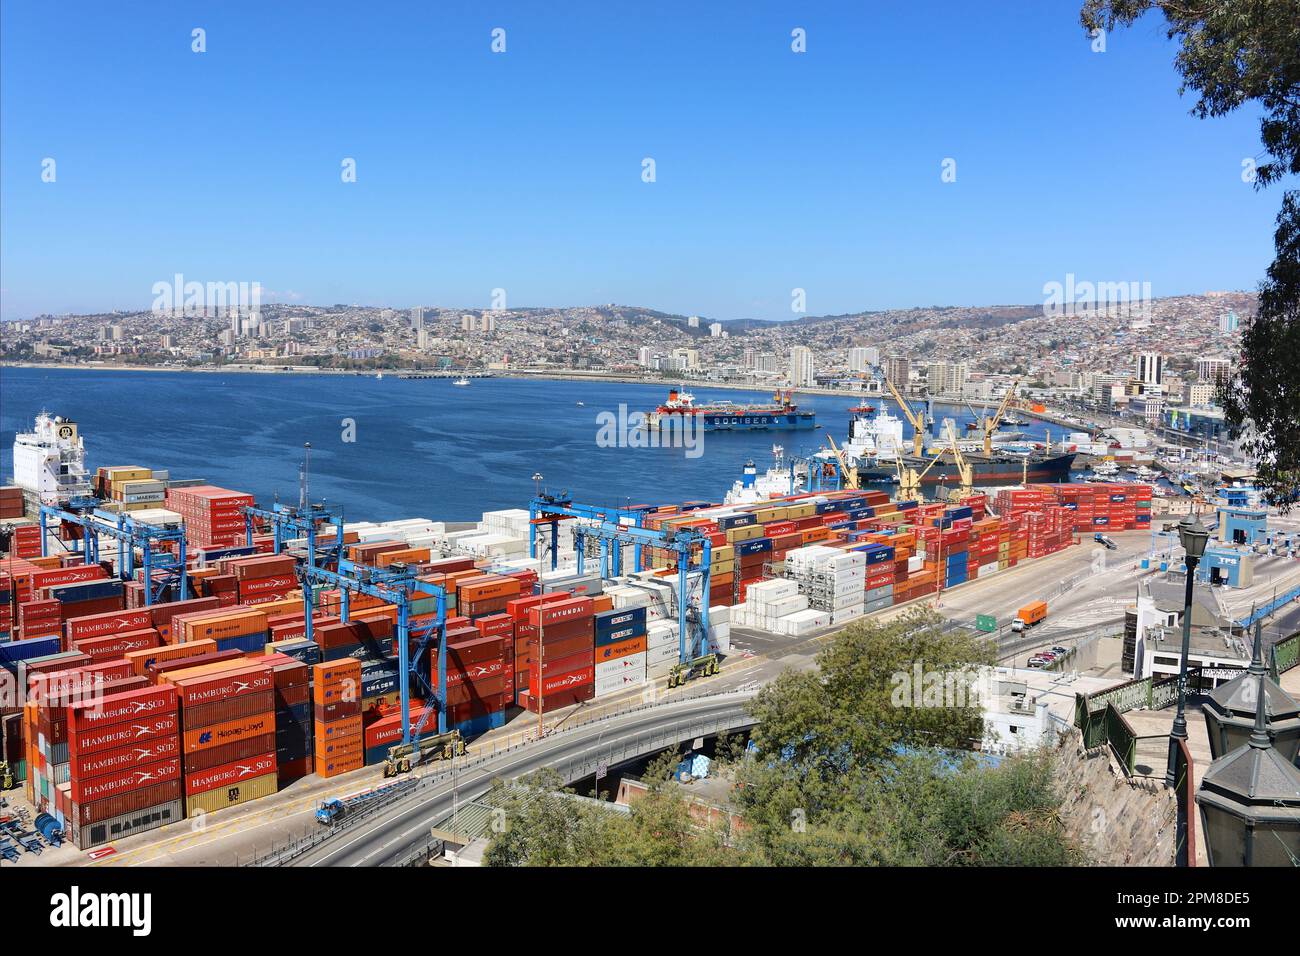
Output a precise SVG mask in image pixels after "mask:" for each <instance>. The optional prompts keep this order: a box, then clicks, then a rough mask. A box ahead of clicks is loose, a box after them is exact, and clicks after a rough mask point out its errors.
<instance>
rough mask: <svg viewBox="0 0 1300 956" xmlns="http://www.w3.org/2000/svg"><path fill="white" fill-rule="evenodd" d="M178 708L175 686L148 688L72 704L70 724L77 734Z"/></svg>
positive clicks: (69, 711) (69, 710)
mask: <svg viewBox="0 0 1300 956" xmlns="http://www.w3.org/2000/svg"><path fill="white" fill-rule="evenodd" d="M176 709H177V699H176V688H174V687H171V686H170V685H168V686H163V687H147V688H144V689H140V690H130V691H126V692H124V693H119V694H109V695H107V696H106V697H104V698H103V699H102V700H98V701H90V702H86V703H82V704H77V705H74V706H72V707H69V708H68V726H69V728H70V729H71V731H72V733H74V734H75V733H78V732H79V731H81V730H84V729H86V728H89V727H107V726H108V725H110V724H114V723H117V722H119V721H125V720H138V719H140V718H144V717H152V716H155V715H157V714H164V713H174V712H175V711H176Z"/></svg>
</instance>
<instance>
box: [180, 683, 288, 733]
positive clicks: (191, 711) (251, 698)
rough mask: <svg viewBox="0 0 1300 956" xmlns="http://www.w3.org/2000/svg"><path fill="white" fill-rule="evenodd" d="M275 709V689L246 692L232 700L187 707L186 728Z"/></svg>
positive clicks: (207, 725)
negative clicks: (252, 692) (258, 692)
mask: <svg viewBox="0 0 1300 956" xmlns="http://www.w3.org/2000/svg"><path fill="white" fill-rule="evenodd" d="M274 709H275V691H273V690H267V691H263V692H262V693H260V694H245V695H244V696H242V697H236V698H234V699H232V700H218V701H213V702H212V703H210V704H199V705H197V706H192V707H186V708H185V715H184V720H185V730H186V731H187V732H188V731H190V730H194V729H195V728H198V727H210V726H212V725H213V724H224V723H227V722H228V721H232V720H239V719H241V718H244V717H252V716H254V715H256V714H265V713H267V712H269V711H272V710H274Z"/></svg>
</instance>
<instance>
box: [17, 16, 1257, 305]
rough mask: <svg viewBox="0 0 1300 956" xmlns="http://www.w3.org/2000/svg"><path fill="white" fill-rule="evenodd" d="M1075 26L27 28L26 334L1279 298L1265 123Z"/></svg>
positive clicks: (21, 249)
mask: <svg viewBox="0 0 1300 956" xmlns="http://www.w3.org/2000/svg"><path fill="white" fill-rule="evenodd" d="M1078 7H1079V3H1078V0H1006V2H1001V0H998V2H986V3H977V2H970V0H914V2H907V3H882V2H873V3H861V2H843V3H829V2H818V3H815V4H806V3H793V2H789V3H775V2H736V3H719V2H700V0H696V2H692V3H676V2H670V0H655V2H652V3H631V2H623V0H603V2H580V0H578V2H569V3H559V2H557V3H541V2H519V3H513V4H503V3H490V2H461V3H444V2H422V3H383V2H346V3H340V2H329V0H325V2H312V3H310V4H308V3H268V2H219V3H218V2H211V3H191V2H157V3H151V2H140V3H130V4H121V3H104V2H102V0H95V2H70V3H57V4H56V3H48V2H38V0H6V2H5V3H4V4H3V6H2V7H0V11H2V12H0V124H2V125H0V315H3V316H4V317H6V318H13V317H25V316H30V315H33V314H38V313H41V312H54V313H59V312H66V311H74V312H76V311H83V312H84V311H99V310H104V309H143V308H148V307H149V305H150V303H151V302H152V300H153V295H152V291H151V290H152V286H153V284H154V283H155V282H158V281H160V280H170V279H171V277H172V276H173V275H174V274H175V273H182V274H183V275H184V276H185V278H186V279H187V280H198V281H202V282H208V281H219V282H227V281H245V282H254V281H256V282H260V283H261V286H262V289H263V300H264V301H292V302H303V303H313V304H331V303H335V302H357V303H364V304H373V305H389V306H393V307H406V306H410V305H416V304H420V305H430V306H432V305H444V306H449V307H460V308H487V307H489V306H490V305H491V304H492V303H491V300H490V297H491V295H492V290H493V289H495V288H503V289H505V290H506V296H507V299H506V304H507V305H508V306H510V307H523V306H530V305H551V306H562V305H589V304H600V303H606V302H618V303H623V304H635V305H642V306H646V307H650V308H657V309H662V310H665V311H671V312H680V313H697V314H700V315H703V316H706V317H710V318H722V319H737V318H746V317H753V318H767V319H781V318H789V317H790V316H791V310H790V301H791V290H792V289H793V288H796V287H798V288H803V289H805V290H806V293H807V309H808V312H809V313H810V314H824V313H842V312H853V311H859V310H863V309H881V308H894V307H907V306H913V305H931V304H986V303H988V304H991V303H1036V302H1040V301H1042V299H1043V285H1044V283H1047V282H1051V281H1060V282H1064V281H1065V277H1066V275H1067V274H1068V273H1073V274H1074V275H1075V276H1076V277H1077V278H1078V279H1079V280H1080V281H1083V280H1087V281H1107V282H1118V281H1125V282H1127V281H1147V282H1150V283H1151V287H1152V289H1151V291H1152V294H1154V295H1155V296H1165V295H1174V294H1180V293H1188V292H1202V291H1205V290H1208V289H1253V288H1254V287H1255V285H1256V283H1257V282H1258V280H1259V279H1260V277H1261V276H1262V274H1263V271H1264V269H1265V267H1266V266H1267V264H1268V263H1269V261H1271V258H1272V254H1271V253H1272V222H1273V218H1274V216H1275V215H1276V212H1277V208H1278V205H1279V203H1280V201H1281V196H1280V190H1277V189H1276V188H1275V189H1274V190H1273V191H1271V192H1270V191H1266V192H1264V193H1256V192H1255V191H1254V190H1253V189H1252V188H1251V187H1250V186H1248V185H1246V184H1245V183H1243V181H1242V176H1241V169H1242V167H1241V164H1242V160H1243V158H1245V157H1258V156H1259V155H1260V146H1259V137H1258V125H1257V115H1256V113H1255V112H1254V111H1250V112H1242V113H1240V114H1238V115H1234V116H1231V117H1228V118H1224V119H1213V120H1197V119H1195V118H1194V117H1192V116H1190V115H1189V114H1188V109H1189V108H1190V106H1191V104H1192V100H1191V99H1190V98H1189V97H1183V98H1180V97H1179V96H1178V94H1177V88H1178V77H1177V74H1176V72H1175V70H1174V68H1173V63H1172V60H1173V56H1174V53H1175V49H1174V47H1173V45H1171V44H1170V43H1169V42H1168V41H1167V40H1166V39H1165V37H1164V31H1163V29H1162V25H1161V22H1160V21H1159V19H1158V18H1154V17H1152V18H1148V19H1147V20H1145V21H1143V22H1142V23H1140V24H1139V25H1138V26H1137V27H1136V28H1134V29H1131V30H1128V31H1123V32H1118V33H1116V34H1113V35H1111V36H1110V37H1108V38H1107V42H1106V52H1104V53H1094V52H1092V50H1091V49H1090V41H1089V39H1088V37H1087V36H1086V35H1085V34H1084V33H1083V30H1082V28H1081V27H1080V26H1079V24H1078ZM195 27H202V28H203V29H205V30H206V44H207V52H205V53H202V54H198V53H194V52H192V51H191V43H192V39H191V30H192V29H193V28H195ZM497 27H500V28H503V29H504V30H505V31H506V52H505V53H501V54H494V53H493V52H492V50H491V42H492V37H491V31H492V30H493V29H494V28H497ZM796 27H802V28H803V29H805V30H806V31H807V34H806V35H807V52H806V53H802V54H796V53H794V52H792V50H791V43H792V40H791V31H792V30H793V29H794V28H796ZM47 157H48V158H52V159H54V160H55V163H56V167H55V172H56V177H57V178H56V181H55V182H53V183H47V182H42V162H43V160H44V159H45V158H47ZM646 157H650V158H653V159H654V161H655V164H656V169H655V173H656V181H655V182H653V183H646V182H643V181H642V161H643V159H645V158H646ZM345 158H352V159H354V160H355V161H356V173H357V181H356V182H355V183H343V182H342V181H341V177H340V173H341V163H342V161H343V160H344V159H345ZM946 158H952V159H954V160H956V173H957V178H956V182H953V183H944V182H942V181H941V175H940V174H941V172H942V165H941V164H942V163H943V161H944V160H945V159H946Z"/></svg>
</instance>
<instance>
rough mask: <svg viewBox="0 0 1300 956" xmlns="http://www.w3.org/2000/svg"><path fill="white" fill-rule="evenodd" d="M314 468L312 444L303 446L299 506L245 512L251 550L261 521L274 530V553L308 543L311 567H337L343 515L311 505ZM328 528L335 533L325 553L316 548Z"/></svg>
mask: <svg viewBox="0 0 1300 956" xmlns="http://www.w3.org/2000/svg"><path fill="white" fill-rule="evenodd" d="M310 465H311V442H306V443H305V444H304V445H303V458H302V464H301V465H300V466H299V467H298V506H297V507H296V508H295V507H290V506H289V505H286V504H283V503H282V502H279V501H277V502H276V503H275V505H274V506H273V507H271V508H258V507H256V506H251V507H247V508H245V509H244V530H245V534H246V536H247V539H246V540H247V542H248V546H249V547H250V548H251V547H252V546H253V522H254V521H262V522H265V523H267V524H270V526H271V533H272V535H273V536H274V539H275V540H274V553H275V554H280V553H281V552H283V551H284V544H285V542H286V541H288V540H290V539H294V538H306V539H307V560H308V562H309V563H310V564H312V565H317V564H325V565H330V564H332V565H334V566H335V567H338V561H339V558H341V557H342V556H343V513H342V511H337V512H336V511H335V510H334V509H332V508H327V507H326V506H325V503H324V502H323V501H322V502H316V503H313V502H312V501H311V498H310V495H309V494H308V492H307V481H308V477H309V476H308V470H309V468H310ZM325 525H330V526H332V527H333V529H334V539H333V544H331V545H330V547H329V548H328V549H326V550H325V551H323V552H322V551H321V550H320V549H318V548H317V547H316V535H317V532H318V531H319V530H320V529H321V528H322V527H323V526H325Z"/></svg>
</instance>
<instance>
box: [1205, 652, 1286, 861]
mask: <svg viewBox="0 0 1300 956" xmlns="http://www.w3.org/2000/svg"><path fill="white" fill-rule="evenodd" d="M1253 679H1254V680H1255V681H1256V691H1257V697H1256V701H1257V706H1256V709H1255V727H1254V730H1253V731H1252V732H1251V735H1250V739H1249V740H1248V741H1247V742H1246V743H1245V744H1243V745H1242V746H1240V747H1238V748H1237V749H1236V750H1233V751H1232V752H1231V753H1229V754H1226V755H1225V756H1223V757H1220V758H1219V759H1218V760H1216V761H1214V763H1213V764H1211V765H1210V769H1209V770H1207V771H1206V772H1205V776H1204V777H1202V778H1201V785H1200V787H1199V788H1198V789H1197V791H1196V802H1197V803H1198V804H1200V807H1201V818H1202V820H1203V821H1204V824H1205V827H1204V829H1205V848H1206V853H1207V855H1208V856H1209V859H1210V865H1211V866H1292V867H1294V866H1300V770H1297V769H1296V767H1295V765H1294V764H1292V763H1291V761H1289V760H1287V759H1286V757H1284V756H1283V755H1282V754H1281V752H1279V751H1278V750H1277V749H1275V748H1274V747H1273V746H1272V745H1271V744H1270V743H1269V739H1268V731H1267V730H1266V723H1267V720H1266V718H1265V715H1264V708H1265V700H1266V697H1265V693H1264V687H1263V682H1264V677H1263V675H1253Z"/></svg>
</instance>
